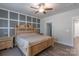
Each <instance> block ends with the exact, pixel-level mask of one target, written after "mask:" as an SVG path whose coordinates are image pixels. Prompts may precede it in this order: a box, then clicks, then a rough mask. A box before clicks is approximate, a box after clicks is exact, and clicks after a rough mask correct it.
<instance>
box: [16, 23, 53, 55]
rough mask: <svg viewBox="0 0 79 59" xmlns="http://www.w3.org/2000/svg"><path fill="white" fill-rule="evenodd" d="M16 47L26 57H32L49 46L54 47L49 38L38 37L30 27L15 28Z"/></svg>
mask: <svg viewBox="0 0 79 59" xmlns="http://www.w3.org/2000/svg"><path fill="white" fill-rule="evenodd" d="M16 45H17V46H18V48H19V49H20V50H21V51H22V52H23V54H24V55H26V56H34V55H36V54H38V53H39V52H41V51H43V50H44V49H46V48H48V47H49V46H53V47H54V40H53V38H51V37H50V36H45V35H40V34H38V32H37V30H36V29H35V28H33V27H32V25H27V24H24V25H18V26H16Z"/></svg>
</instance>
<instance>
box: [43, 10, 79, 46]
mask: <svg viewBox="0 0 79 59" xmlns="http://www.w3.org/2000/svg"><path fill="white" fill-rule="evenodd" d="M75 16H79V9H74V10H71V11H67V12H63V13H59V14H56V15H51V16H49V17H46V18H43V19H41V33H44V34H45V35H46V23H47V22H52V29H53V32H52V36H54V37H55V38H56V41H57V42H59V43H61V44H65V45H68V46H73V45H74V44H73V35H72V17H75Z"/></svg>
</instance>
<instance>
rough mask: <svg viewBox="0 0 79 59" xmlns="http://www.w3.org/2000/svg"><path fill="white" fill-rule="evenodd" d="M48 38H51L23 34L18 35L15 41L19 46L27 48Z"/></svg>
mask: <svg viewBox="0 0 79 59" xmlns="http://www.w3.org/2000/svg"><path fill="white" fill-rule="evenodd" d="M49 38H51V37H50V36H45V35H39V34H31V35H27V34H25V35H24V34H23V35H18V36H17V37H16V41H17V43H18V44H19V45H21V46H22V47H24V48H26V47H27V46H33V45H36V44H38V43H40V42H42V41H45V40H48V39H49Z"/></svg>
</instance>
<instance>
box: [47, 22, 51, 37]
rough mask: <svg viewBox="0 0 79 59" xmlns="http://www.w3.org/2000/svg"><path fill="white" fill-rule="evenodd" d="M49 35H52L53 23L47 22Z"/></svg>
mask: <svg viewBox="0 0 79 59" xmlns="http://www.w3.org/2000/svg"><path fill="white" fill-rule="evenodd" d="M47 35H48V36H52V23H47Z"/></svg>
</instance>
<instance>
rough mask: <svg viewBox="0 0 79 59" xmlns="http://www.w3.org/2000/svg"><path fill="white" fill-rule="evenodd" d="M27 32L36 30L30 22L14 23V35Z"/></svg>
mask: <svg viewBox="0 0 79 59" xmlns="http://www.w3.org/2000/svg"><path fill="white" fill-rule="evenodd" d="M28 32H37V30H36V29H35V28H33V26H32V25H30V24H23V25H16V27H15V35H17V34H20V33H28Z"/></svg>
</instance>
